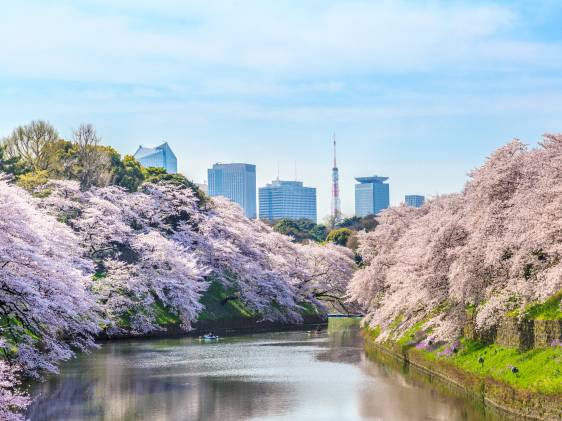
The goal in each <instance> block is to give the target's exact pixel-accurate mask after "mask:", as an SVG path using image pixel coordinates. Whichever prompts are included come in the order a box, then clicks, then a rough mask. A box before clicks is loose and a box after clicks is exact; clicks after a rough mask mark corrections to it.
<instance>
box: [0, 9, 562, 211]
mask: <svg viewBox="0 0 562 421" xmlns="http://www.w3.org/2000/svg"><path fill="white" fill-rule="evenodd" d="M239 15H240V13H239V11H237V10H236V7H235V5H232V4H229V3H228V2H217V3H216V4H214V5H211V4H206V3H205V4H186V3H185V2H177V1H173V0H163V1H162V2H158V3H157V4H156V3H154V2H148V1H143V0H141V1H136V2H132V1H128V0H124V1H123V2H119V4H115V3H113V2H107V1H105V0H102V1H101V2H95V3H94V2H91V1H88V0H81V1H75V2H67V1H62V0H61V1H53V2H48V3H47V2H39V1H25V2H8V3H7V4H5V5H3V16H4V25H2V27H1V28H0V44H1V45H2V49H3V52H4V54H3V55H2V57H0V95H1V96H2V98H3V99H4V101H3V102H2V104H1V106H0V135H2V136H5V135H8V134H9V133H10V132H11V130H12V129H13V128H14V127H16V126H18V125H20V124H26V123H28V122H29V121H30V120H32V119H44V120H48V121H50V122H51V123H52V124H53V125H55V126H56V127H57V128H59V130H60V132H61V135H62V136H63V137H65V138H67V139H69V138H71V135H72V130H73V129H76V128H77V127H78V126H79V125H80V124H81V123H92V124H93V125H94V126H95V127H96V129H97V130H98V132H99V134H100V135H101V136H102V138H103V140H104V143H106V144H108V145H111V146H113V147H115V148H116V149H117V150H118V151H120V152H121V153H123V154H125V153H129V154H132V153H134V150H135V148H136V146H137V145H139V144H147V145H151V144H154V141H155V139H165V140H166V141H168V142H169V143H170V144H171V145H173V148H174V150H175V152H176V154H177V155H178V157H180V161H181V162H180V165H179V168H178V171H179V172H181V173H183V174H185V175H186V176H187V177H188V178H190V179H193V180H194V181H197V182H201V181H203V180H205V179H206V175H205V174H206V170H207V168H208V166H209V165H210V164H211V163H212V162H216V161H221V162H254V163H256V165H258V167H259V168H260V171H259V173H258V179H257V183H258V185H264V184H265V183H267V182H268V181H269V180H272V179H274V178H275V177H276V176H277V163H278V162H279V164H280V168H281V174H280V176H281V178H284V179H292V178H293V172H294V165H295V159H296V161H297V173H298V178H300V179H303V180H304V181H305V182H306V183H307V184H309V185H314V186H317V188H318V192H317V195H318V204H319V208H318V215H319V219H321V218H323V217H324V216H325V215H328V214H329V213H330V194H331V183H330V162H331V150H330V147H329V144H330V141H331V137H332V133H333V132H336V133H337V137H338V141H339V146H340V148H339V151H338V167H339V171H340V174H339V175H340V180H339V181H340V187H341V207H342V212H343V213H344V214H347V215H350V214H353V208H354V193H353V178H354V176H356V175H360V174H373V173H379V174H387V175H389V176H390V177H392V182H393V188H392V191H391V198H390V201H391V204H393V205H398V204H399V203H401V202H402V200H403V197H404V195H405V194H408V193H410V192H412V191H414V192H418V193H419V194H422V195H425V196H426V197H431V196H434V195H437V194H443V193H451V192H458V191H460V190H461V189H462V187H463V185H464V183H465V181H466V180H467V176H466V174H467V173H468V172H469V171H470V170H471V169H473V168H474V167H476V166H477V165H479V164H480V163H481V162H482V161H483V160H484V159H485V158H486V157H487V156H488V155H489V154H490V153H491V152H492V151H493V150H494V149H496V148H497V147H499V146H501V145H503V144H505V143H507V142H509V141H510V140H511V139H512V138H514V137H517V138H520V139H522V140H523V141H525V142H527V143H529V144H531V145H535V144H536V142H537V141H538V140H539V138H540V135H541V134H542V133H544V132H559V131H560V130H561V128H560V119H559V115H560V112H561V110H562V78H561V77H560V74H561V70H562V54H561V52H562V30H561V29H560V26H559V24H558V22H559V20H560V17H561V16H562V4H558V3H556V2H547V1H545V2H533V3H532V5H531V4H529V3H526V2H522V1H515V2H506V1H496V2H489V3H487V4H484V3H481V2H471V3H467V2H457V1H453V2H450V3H449V2H448V3H447V4H445V3H444V2H431V3H426V4H421V3H417V2H416V3H411V2H406V1H396V2H383V3H371V2H363V1H352V2H332V1H326V2H317V1H312V2H307V3H294V2H287V3H282V4H281V3H272V2H251V1H250V2H248V7H247V11H246V12H245V13H244V16H240V18H239V19H232V16H239ZM45 17H48V18H49V19H46V18H45ZM22 22H26V23H27V24H26V31H23V32H22V31H21V26H22ZM51 22H56V23H57V24H56V29H53V25H52V24H50V23H51ZM459 28H462V30H461V29H459ZM15 34H17V36H15ZM343 40H345V42H343ZM77 45H80V48H76V46H77ZM350 46H353V48H350ZM22 51H25V54H22ZM498 51H501V52H502V53H501V54H497V52H498ZM37 57H40V58H41V59H40V60H38V59H37ZM335 57H338V58H339V59H338V60H334V58H335ZM295 151H297V152H298V153H295Z"/></svg>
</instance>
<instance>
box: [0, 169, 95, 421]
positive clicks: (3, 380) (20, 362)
mask: <svg viewBox="0 0 562 421" xmlns="http://www.w3.org/2000/svg"><path fill="white" fill-rule="evenodd" d="M92 270H93V267H92V265H91V263H90V262H89V261H88V260H86V259H84V258H83V257H82V255H81V253H80V247H79V245H78V241H77V238H76V236H75V235H74V234H73V233H72V231H71V230H70V229H69V228H68V227H67V226H65V225H64V224H62V223H60V222H58V221H56V220H55V219H54V218H53V217H50V216H47V215H44V214H42V213H41V212H40V211H39V210H38V209H37V207H36V200H35V199H33V198H31V197H30V196H29V194H28V193H26V192H25V191H24V190H22V189H20V188H18V187H15V186H13V185H10V184H8V182H7V180H6V179H5V178H4V179H0V337H1V340H0V414H1V415H2V416H3V418H2V419H10V416H12V415H9V414H10V413H11V412H12V411H13V410H14V411H15V410H17V409H18V408H23V407H24V406H25V404H26V403H27V400H26V398H25V397H24V396H23V395H21V394H19V393H18V392H17V390H16V389H15V387H16V385H17V380H16V374H17V373H21V374H23V375H30V376H34V377H38V376H39V375H40V373H41V372H43V371H51V372H56V371H57V362H59V361H61V360H67V359H69V358H70V357H71V356H72V355H73V352H74V351H75V350H80V351H85V350H87V349H89V348H91V347H93V346H94V342H93V336H94V334H95V333H96V332H97V331H98V330H99V329H98V322H99V318H98V315H97V307H96V305H95V302H94V300H93V299H92V298H91V296H90V295H89V294H88V292H87V286H88V284H89V282H90V276H91V273H92ZM1 411H4V412H1ZM12 419H17V415H13V418H12Z"/></svg>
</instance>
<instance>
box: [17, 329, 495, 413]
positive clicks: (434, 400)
mask: <svg viewBox="0 0 562 421" xmlns="http://www.w3.org/2000/svg"><path fill="white" fill-rule="evenodd" d="M409 377H410V376H409V375H407V374H404V373H402V372H400V371H397V370H395V369H392V368H390V367H387V366H385V365H382V364H380V363H377V362H373V361H370V360H369V359H368V358H367V357H366V356H365V354H364V352H363V350H362V340H361V338H360V336H359V334H358V331H357V330H346V331H340V332H335V333H330V334H327V333H322V334H320V335H312V336H311V335H309V334H307V333H306V332H282V333H269V334H253V335H244V336H233V337H228V338H225V339H221V341H220V342H219V343H200V342H199V341H198V340H197V339H194V338H181V339H151V340H134V341H117V342H111V343H106V344H104V345H103V347H102V349H100V350H98V351H95V352H93V353H92V354H90V355H82V356H79V357H78V358H76V359H74V360H72V361H70V362H68V363H66V364H64V365H63V367H62V369H61V374H60V375H59V376H53V377H51V378H49V379H47V381H45V382H43V383H40V384H36V385H34V387H33V389H32V394H33V395H34V397H35V402H34V404H33V405H32V406H31V408H30V411H29V414H28V416H29V418H30V419H31V420H32V421H46V420H57V421H59V420H106V421H113V420H154V421H164V420H174V421H175V420H210V421H212V420H220V421H225V420H247V419H250V420H291V421H293V420H322V421H330V420H338V421H340V420H400V421H402V420H405V421H415V420H444V421H455V420H497V419H498V418H495V417H492V415H490V414H486V413H485V412H484V411H483V410H482V409H481V408H479V407H478V405H476V404H475V403H473V402H471V401H469V400H466V399H463V398H460V397H454V396H452V395H448V394H442V393H438V392H436V391H435V390H434V388H433V386H432V385H430V384H424V383H421V384H418V382H415V381H414V380H413V379H411V378H409Z"/></svg>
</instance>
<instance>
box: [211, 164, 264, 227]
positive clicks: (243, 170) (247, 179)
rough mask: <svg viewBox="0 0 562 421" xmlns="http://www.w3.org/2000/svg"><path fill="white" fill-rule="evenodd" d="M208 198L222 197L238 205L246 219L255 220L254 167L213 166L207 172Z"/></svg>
mask: <svg viewBox="0 0 562 421" xmlns="http://www.w3.org/2000/svg"><path fill="white" fill-rule="evenodd" d="M207 172H208V178H209V196H224V197H226V198H228V199H230V200H232V201H233V202H235V203H238V204H239V205H240V206H241V207H242V209H244V214H245V215H246V216H247V217H248V218H256V166H255V165H251V164H220V163H218V164H214V165H213V168H210V169H209V170H208V171H207Z"/></svg>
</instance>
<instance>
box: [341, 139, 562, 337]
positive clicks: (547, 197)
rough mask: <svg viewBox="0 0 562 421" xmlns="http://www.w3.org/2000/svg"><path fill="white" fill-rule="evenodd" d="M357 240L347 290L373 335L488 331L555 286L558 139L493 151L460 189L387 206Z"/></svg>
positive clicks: (561, 283)
mask: <svg viewBox="0 0 562 421" xmlns="http://www.w3.org/2000/svg"><path fill="white" fill-rule="evenodd" d="M378 222H379V226H378V227H377V229H376V230H375V231H374V232H370V233H362V234H361V235H360V236H359V242H360V244H359V248H358V252H359V253H360V254H361V255H362V257H363V262H364V263H365V267H364V268H363V269H361V270H359V271H357V272H356V273H355V275H354V277H353V279H352V281H351V282H350V286H349V295H350V297H351V298H352V299H354V300H357V301H358V302H360V303H361V304H362V305H363V306H364V308H365V309H366V311H367V322H368V323H369V324H371V325H372V326H380V328H381V330H382V334H381V335H380V336H379V338H380V339H381V340H382V339H384V338H388V337H393V336H397V335H400V334H401V333H402V332H404V331H405V330H406V329H409V328H410V327H412V326H413V325H414V324H416V323H420V322H423V323H422V324H423V326H424V328H431V329H432V331H433V333H434V335H436V337H438V338H439V339H440V340H446V341H452V340H454V339H455V338H457V337H458V336H459V335H460V333H461V329H462V327H463V326H464V325H465V323H466V322H467V321H469V320H471V321H472V322H473V323H474V324H475V327H476V330H477V332H481V333H485V332H488V331H492V330H493V329H495V328H496V327H497V325H498V323H499V322H500V320H501V317H502V315H503V314H504V313H506V312H508V311H513V312H514V313H517V310H519V314H522V313H523V310H524V308H525V307H526V306H527V305H528V304H529V303H532V302H536V301H542V300H545V299H546V298H548V297H549V296H551V295H552V294H555V293H556V292H557V291H559V290H560V289H561V288H562V264H561V261H560V260H561V257H562V135H546V136H545V137H544V139H543V140H542V142H541V143H540V145H539V147H537V148H535V149H529V148H528V147H527V146H526V145H524V144H523V143H521V142H520V141H518V140H514V141H512V142H511V143H509V144H507V145H506V146H504V147H502V148H500V149H498V150H497V151H495V152H494V153H493V154H492V155H491V156H490V157H489V158H488V159H487V161H486V162H485V163H484V165H482V166H481V167H480V168H478V169H476V170H474V171H472V172H471V173H470V180H469V181H468V182H467V184H466V186H465V188H464V190H463V191H462V192H461V193H459V194H453V195H447V196H440V197H436V198H433V199H432V200H430V201H428V202H427V203H426V204H425V205H424V206H423V207H421V208H419V209H416V208H408V207H405V206H400V207H395V208H391V209H388V210H386V211H384V212H382V213H381V214H380V216H379V217H378Z"/></svg>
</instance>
